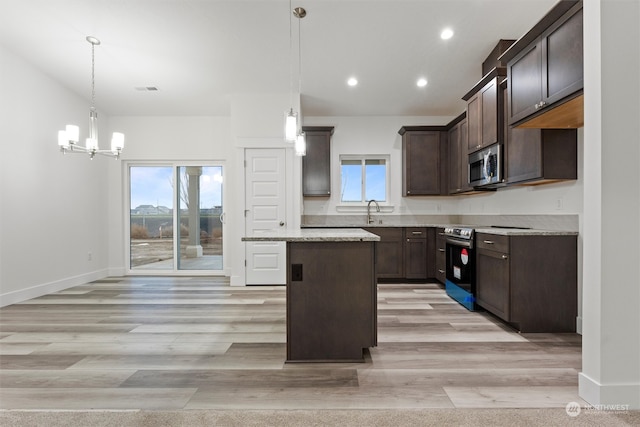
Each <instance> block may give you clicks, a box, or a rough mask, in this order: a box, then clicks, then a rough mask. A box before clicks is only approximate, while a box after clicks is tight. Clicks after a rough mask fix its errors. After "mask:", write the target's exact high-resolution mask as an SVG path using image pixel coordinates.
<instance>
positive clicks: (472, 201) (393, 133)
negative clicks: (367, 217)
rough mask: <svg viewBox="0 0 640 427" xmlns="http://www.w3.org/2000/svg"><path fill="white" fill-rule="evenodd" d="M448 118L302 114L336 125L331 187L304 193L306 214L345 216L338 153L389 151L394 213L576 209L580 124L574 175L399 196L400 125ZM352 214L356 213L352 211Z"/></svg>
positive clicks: (308, 119)
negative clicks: (457, 192) (325, 194)
mask: <svg viewBox="0 0 640 427" xmlns="http://www.w3.org/2000/svg"><path fill="white" fill-rule="evenodd" d="M452 119H453V117H305V119H304V124H305V125H306V126H335V130H334V134H333V137H332V138H331V168H332V169H331V180H332V183H331V186H332V188H333V189H334V191H332V194H331V197H329V198H306V199H305V200H304V214H305V215H348V213H345V212H341V211H339V210H338V209H339V208H338V207H339V205H340V194H339V192H338V191H335V189H339V188H340V160H339V159H340V155H342V154H389V155H390V159H391V161H390V163H391V164H390V169H389V170H390V174H391V182H390V200H389V202H388V204H389V205H392V206H393V207H394V211H393V213H392V214H393V215H398V214H400V215H429V214H434V215H440V214H445V215H446V214H450V215H458V214H471V215H474V214H475V215H479V214H494V215H517V214H527V215H532V214H547V215H556V214H563V215H566V214H581V213H582V199H583V197H582V194H583V177H582V152H583V150H582V145H583V143H582V140H583V136H582V129H580V130H579V132H578V165H579V166H578V179H577V180H575V181H569V182H566V183H555V184H548V185H542V186H534V187H532V186H528V187H513V188H503V189H500V190H498V191H496V192H487V193H482V194H474V195H467V196H454V197H448V196H445V197H402V195H401V190H402V137H401V136H400V135H399V134H398V130H399V129H400V128H401V127H402V126H404V125H446V124H447V123H448V122H449V121H451V120H452ZM355 214H361V212H356V213H355Z"/></svg>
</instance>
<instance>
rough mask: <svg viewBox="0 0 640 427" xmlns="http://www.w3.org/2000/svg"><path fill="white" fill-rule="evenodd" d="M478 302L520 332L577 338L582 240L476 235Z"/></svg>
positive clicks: (539, 236) (575, 237) (575, 238)
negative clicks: (579, 245) (579, 242)
mask: <svg viewBox="0 0 640 427" xmlns="http://www.w3.org/2000/svg"><path fill="white" fill-rule="evenodd" d="M476 245H477V246H476V248H477V250H476V301H477V303H478V305H480V306H481V307H482V308H484V309H486V310H487V311H489V312H491V313H493V314H494V315H496V316H498V317H500V318H501V319H503V320H505V321H506V322H508V323H509V324H510V325H512V326H513V327H514V328H516V329H517V330H519V331H521V332H575V330H576V316H577V304H578V302H577V299H578V296H577V288H578V285H577V269H578V263H577V236H575V235H512V236H504V235H495V234H488V233H477V234H476Z"/></svg>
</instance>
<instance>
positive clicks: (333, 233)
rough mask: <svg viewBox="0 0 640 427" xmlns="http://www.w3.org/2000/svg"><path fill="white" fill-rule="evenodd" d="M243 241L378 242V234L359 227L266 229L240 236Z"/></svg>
mask: <svg viewBox="0 0 640 427" xmlns="http://www.w3.org/2000/svg"><path fill="white" fill-rule="evenodd" d="M242 241H243V242H378V241H380V236H378V235H376V234H373V233H370V232H368V231H366V230H363V229H361V228H314V229H311V228H301V229H282V230H268V231H263V232H259V233H254V234H251V235H249V236H244V237H242Z"/></svg>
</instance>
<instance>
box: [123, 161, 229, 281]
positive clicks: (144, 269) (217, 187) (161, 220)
mask: <svg viewBox="0 0 640 427" xmlns="http://www.w3.org/2000/svg"><path fill="white" fill-rule="evenodd" d="M222 177H223V167H222V165H200V164H198V165H191V164H189V165H182V164H170V165H157V164H154V165H129V195H130V197H129V245H128V249H129V250H128V255H129V270H130V271H131V272H135V273H138V272H140V273H145V274H146V273H157V274H168V273H175V272H178V271H180V272H186V273H195V272H203V273H204V272H206V273H211V272H222V270H223V268H224V264H223V247H224V245H223V228H224V227H223V221H224V211H223V205H222V203H223V178H222Z"/></svg>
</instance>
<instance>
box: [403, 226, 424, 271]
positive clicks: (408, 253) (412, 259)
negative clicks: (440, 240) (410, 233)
mask: <svg viewBox="0 0 640 427" xmlns="http://www.w3.org/2000/svg"><path fill="white" fill-rule="evenodd" d="M404 245H405V246H404V247H405V255H404V273H405V277H406V278H407V279H422V280H424V279H426V278H427V239H425V238H421V239H416V238H412V237H407V238H406V240H405V243H404Z"/></svg>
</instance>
